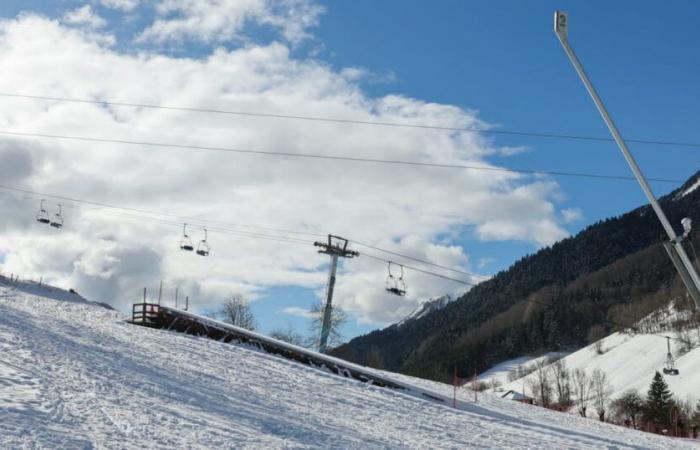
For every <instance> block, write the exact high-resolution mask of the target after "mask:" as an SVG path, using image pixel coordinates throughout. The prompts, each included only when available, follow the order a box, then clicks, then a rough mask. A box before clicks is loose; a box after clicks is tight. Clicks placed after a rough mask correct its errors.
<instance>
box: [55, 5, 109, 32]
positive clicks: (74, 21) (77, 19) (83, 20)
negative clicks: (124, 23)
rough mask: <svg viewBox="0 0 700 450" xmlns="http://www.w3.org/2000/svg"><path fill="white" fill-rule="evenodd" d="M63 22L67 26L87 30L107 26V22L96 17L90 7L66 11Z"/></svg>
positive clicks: (85, 6)
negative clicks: (81, 27) (85, 27)
mask: <svg viewBox="0 0 700 450" xmlns="http://www.w3.org/2000/svg"><path fill="white" fill-rule="evenodd" d="M63 22H65V23H67V24H69V25H82V26H87V27H89V28H102V27H104V26H105V25H107V21H106V20H105V19H103V18H102V17H100V16H99V15H97V14H96V13H95V12H94V11H93V10H92V6H90V5H84V6H82V7H80V8H77V9H74V10H71V11H68V12H67V13H65V14H64V15H63Z"/></svg>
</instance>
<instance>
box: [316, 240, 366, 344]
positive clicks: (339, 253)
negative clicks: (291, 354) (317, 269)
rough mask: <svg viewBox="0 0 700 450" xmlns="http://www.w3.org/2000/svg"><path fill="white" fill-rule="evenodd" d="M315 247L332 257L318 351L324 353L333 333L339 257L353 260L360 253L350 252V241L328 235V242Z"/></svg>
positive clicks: (317, 243) (319, 243) (318, 243)
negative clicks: (334, 299) (336, 274)
mask: <svg viewBox="0 0 700 450" xmlns="http://www.w3.org/2000/svg"><path fill="white" fill-rule="evenodd" d="M314 246H315V247H320V248H321V250H319V251H318V252H319V253H325V254H326V255H330V257H331V265H330V270H329V274H328V292H327V293H326V307H325V308H324V309H323V325H322V328H321V339H320V341H319V344H318V351H319V352H320V353H324V352H325V351H326V347H327V345H328V335H329V334H330V331H331V313H332V312H333V306H332V304H333V288H334V287H335V273H336V271H337V270H338V257H341V258H353V257H355V256H360V253H359V252H356V251H354V250H348V240H347V239H343V238H341V237H340V236H333V235H332V234H329V235H328V242H314Z"/></svg>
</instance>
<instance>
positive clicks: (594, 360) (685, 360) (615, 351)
mask: <svg viewBox="0 0 700 450" xmlns="http://www.w3.org/2000/svg"><path fill="white" fill-rule="evenodd" d="M692 334H695V332H694V331H693V332H692ZM663 335H669V336H672V337H673V336H675V333H674V332H672V331H665V332H662V333H660V334H634V335H630V334H625V333H614V334H611V335H610V336H608V337H606V338H604V339H603V340H602V349H603V351H604V353H603V354H602V355H599V354H598V353H597V352H596V350H595V345H594V344H591V345H589V346H587V347H584V348H582V349H580V350H578V351H576V352H574V353H571V354H570V355H568V356H566V357H565V358H564V359H563V360H564V362H566V365H567V367H568V368H569V369H570V370H574V369H577V368H581V369H584V370H586V371H587V372H588V373H589V374H590V373H591V372H592V371H593V370H594V369H595V368H600V369H601V370H603V371H604V372H605V373H606V374H607V376H608V379H609V380H610V384H611V387H612V393H611V398H614V397H617V396H619V395H620V394H621V393H623V392H624V391H626V390H628V389H636V390H637V391H639V393H640V394H642V396H644V395H646V392H647V389H648V388H649V384H650V383H651V379H652V378H653V376H654V373H655V372H656V371H659V372H662V370H663V367H664V363H665V362H666V353H667V350H666V339H665V338H664V337H663ZM671 351H672V353H673V354H674V355H675V354H676V352H677V342H676V341H671ZM676 367H677V368H678V369H679V371H680V374H679V375H676V376H668V375H667V376H664V379H665V380H666V382H667V383H668V386H669V388H670V389H671V391H672V392H673V393H674V394H675V395H676V396H677V397H679V398H680V399H681V400H685V399H690V400H692V401H695V400H698V399H700V347H696V348H694V349H693V350H691V351H690V352H688V353H686V354H684V355H682V356H677V357H676ZM662 373H663V372H662ZM532 376H534V375H529V377H532ZM527 378H528V377H525V379H527ZM524 381H525V380H524V379H519V380H515V381H513V382H511V383H506V384H504V385H503V386H501V389H503V390H506V391H507V390H509V389H513V390H516V391H518V392H520V391H521V390H522V389H523V385H525V387H526V389H527V382H525V383H524ZM526 394H528V395H531V393H530V392H529V391H526Z"/></svg>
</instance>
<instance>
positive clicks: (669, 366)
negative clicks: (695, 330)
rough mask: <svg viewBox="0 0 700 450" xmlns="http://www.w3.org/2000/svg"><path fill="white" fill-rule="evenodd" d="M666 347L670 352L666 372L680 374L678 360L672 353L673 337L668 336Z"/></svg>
mask: <svg viewBox="0 0 700 450" xmlns="http://www.w3.org/2000/svg"><path fill="white" fill-rule="evenodd" d="M666 348H667V350H668V353H666V365H665V366H664V374H666V375H678V374H679V373H680V372H679V371H678V369H676V362H675V360H674V359H673V355H672V354H671V338H670V337H669V336H666Z"/></svg>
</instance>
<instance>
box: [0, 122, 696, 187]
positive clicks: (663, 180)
mask: <svg viewBox="0 0 700 450" xmlns="http://www.w3.org/2000/svg"><path fill="white" fill-rule="evenodd" d="M0 135H5V136H13V137H19V138H28V137H31V138H39V139H57V140H69V141H80V142H100V143H109V144H124V145H140V146H145V147H159V148H175V149H180V150H202V151H212V152H226V153H243V154H252V155H265V156H283V157H290V158H304V159H325V160H333V161H350V162H360V163H374V164H393V165H403V166H416V167H435V168H443V169H466V170H482V171H490V172H505V173H519V174H526V175H550V176H562V177H579V178H594V179H604V180H624V181H636V180H635V178H634V177H631V176H628V175H605V174H598V173H590V172H589V173H584V172H567V171H555V170H539V169H518V168H508V167H493V166H473V165H464V164H448V163H430V162H421V161H408V160H394V159H378V158H360V157H354V156H338V155H323V154H315V153H294V152H282V151H271V150H269V151H268V150H249V149H240V148H232V147H210V146H201V145H185V144H168V143H162V142H150V141H133V140H128V139H111V138H100V137H91V136H70V135H58V134H47V133H28V132H20V131H7V130H0ZM648 180H650V181H655V182H659V183H673V184H680V183H683V182H684V180H676V179H669V178H648Z"/></svg>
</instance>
